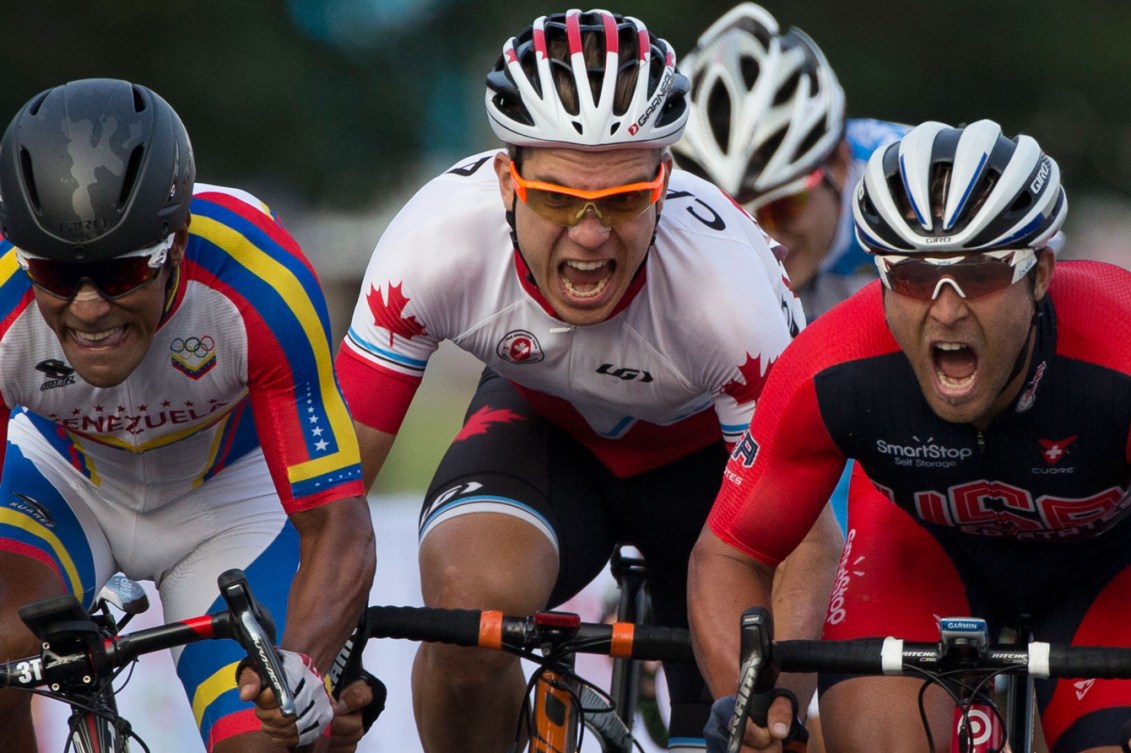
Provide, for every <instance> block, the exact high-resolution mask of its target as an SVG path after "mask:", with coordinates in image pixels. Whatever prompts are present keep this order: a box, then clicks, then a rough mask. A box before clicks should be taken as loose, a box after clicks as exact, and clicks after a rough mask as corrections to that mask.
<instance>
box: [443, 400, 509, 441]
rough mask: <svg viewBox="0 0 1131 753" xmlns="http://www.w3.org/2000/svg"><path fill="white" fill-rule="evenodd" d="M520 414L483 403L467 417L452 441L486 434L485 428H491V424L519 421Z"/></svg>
mask: <svg viewBox="0 0 1131 753" xmlns="http://www.w3.org/2000/svg"><path fill="white" fill-rule="evenodd" d="M521 420H522V416H520V415H519V414H517V413H515V412H514V411H512V410H508V409H507V408H492V407H491V406H489V405H484V406H483V407H482V408H480V409H479V410H477V411H475V413H473V414H471V417H470V418H468V419H467V423H465V424H464V425H463V428H462V429H460V431H459V434H457V435H456V438H455V439H454V440H452V441H455V442H458V441H460V440H461V439H467V438H468V437H474V436H475V435H476V434H486V433H487V430H488V429H490V428H491V424H502V423H509V422H511V421H521Z"/></svg>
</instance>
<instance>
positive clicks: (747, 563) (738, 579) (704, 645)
mask: <svg viewBox="0 0 1131 753" xmlns="http://www.w3.org/2000/svg"><path fill="white" fill-rule="evenodd" d="M772 583H773V570H772V569H770V568H767V567H766V566H764V565H762V564H761V563H758V562H756V561H755V560H752V559H750V558H749V557H747V556H746V555H744V554H742V553H741V552H739V551H737V550H735V549H733V548H732V547H730V546H729V545H727V544H726V543H724V542H723V541H721V540H720V539H719V538H718V537H716V536H715V535H714V534H713V533H712V532H711V531H710V529H708V528H706V527H704V529H703V533H702V534H701V535H700V536H699V541H698V542H697V543H696V545H695V548H694V549H693V550H692V552H691V559H690V561H689V563H688V581H687V595H688V619H689V621H690V625H691V641H692V646H693V647H694V649H695V660H696V662H697V663H698V665H699V671H700V672H701V673H702V674H703V678H704V679H705V680H706V681H707V686H708V687H709V688H710V690H711V695H712V696H713V697H715V698H719V697H722V696H726V695H733V694H734V692H735V690H736V689H737V687H738V674H739V666H738V665H739V636H740V625H741V618H742V613H743V611H745V610H746V609H747V608H748V607H751V606H757V605H761V606H766V605H769V603H770V598H771V588H772Z"/></svg>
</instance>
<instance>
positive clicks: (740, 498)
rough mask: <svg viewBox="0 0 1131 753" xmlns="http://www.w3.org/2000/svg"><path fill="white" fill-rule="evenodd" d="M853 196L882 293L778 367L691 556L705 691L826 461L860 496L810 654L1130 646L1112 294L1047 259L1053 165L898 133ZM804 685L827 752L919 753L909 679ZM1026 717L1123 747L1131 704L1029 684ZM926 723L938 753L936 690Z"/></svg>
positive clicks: (947, 139)
mask: <svg viewBox="0 0 1131 753" xmlns="http://www.w3.org/2000/svg"><path fill="white" fill-rule="evenodd" d="M856 197H857V198H856V204H855V221H856V227H857V232H858V233H859V236H860V239H861V241H862V242H863V243H864V244H865V245H866V246H867V247H868V248H870V249H871V250H872V252H873V254H874V258H875V263H876V265H877V269H878V270H879V273H880V276H881V282H877V283H875V284H873V285H872V286H869V287H867V288H865V289H864V290H863V291H861V292H860V293H858V294H856V295H855V296H853V297H852V298H850V299H849V300H848V301H847V302H846V303H845V304H843V305H842V306H840V307H838V308H836V309H834V310H833V311H831V312H829V313H828V314H826V315H824V316H822V317H821V318H820V319H818V320H817V321H816V322H815V323H814V324H813V325H811V326H810V327H809V328H808V329H807V330H806V331H805V332H803V333H802V335H801V336H800V337H798V339H797V340H796V341H794V343H793V345H792V346H791V347H790V348H788V349H787V350H786V352H785V353H784V354H783V355H782V357H781V359H780V360H779V362H778V364H777V365H776V366H775V369H774V371H773V373H772V375H771V377H770V379H769V380H768V382H767V385H766V387H765V390H764V392H763V395H762V401H761V403H760V405H759V409H758V411H757V413H756V414H755V417H754V419H753V422H752V425H751V428H750V431H749V433H748V435H747V436H746V437H745V438H744V439H743V440H742V441H740V442H739V444H738V446H737V447H736V449H735V452H734V453H733V454H732V456H731V459H730V461H729V464H728V467H727V472H726V476H725V480H724V483H723V488H722V489H721V491H720V493H719V497H718V499H717V500H716V502H715V506H714V508H713V510H712V512H711V515H710V518H709V520H708V528H707V529H705V530H704V533H703V536H702V537H701V538H700V541H699V542H698V543H697V545H696V549H695V552H694V553H693V555H692V563H691V576H690V577H691V583H690V586H689V588H690V597H691V604H692V614H691V618H692V629H693V631H694V633H695V635H696V639H697V640H698V641H699V642H700V643H702V644H708V645H709V646H710V648H709V650H707V651H704V652H703V653H702V654H701V659H703V660H704V662H705V663H708V664H711V665H712V667H713V669H711V670H710V671H709V672H708V674H709V676H710V675H711V674H712V673H714V674H715V676H718V677H719V678H724V677H726V676H727V675H728V673H729V676H730V681H731V683H732V687H733V683H734V682H735V678H736V677H737V667H736V666H735V661H734V660H733V659H732V658H731V654H732V652H737V645H736V644H737V637H736V636H735V635H734V634H735V632H736V631H734V629H733V625H734V624H736V622H737V620H738V612H739V611H740V610H741V609H742V606H743V605H751V604H769V603H770V602H769V598H770V594H771V591H772V588H771V581H770V578H771V577H772V573H773V570H774V567H775V566H776V565H777V563H779V562H780V561H781V560H782V558H783V557H785V556H786V555H787V554H788V553H789V552H790V550H791V549H792V548H793V546H794V545H795V544H796V543H797V542H798V541H800V540H801V536H802V535H803V534H804V532H805V530H806V528H807V525H808V522H809V521H810V520H811V519H812V517H813V516H814V515H815V514H816V513H817V511H819V510H820V508H821V506H822V505H823V503H824V500H825V498H826V495H827V493H828V491H829V489H830V488H831V486H832V484H834V483H835V482H836V479H837V476H838V474H839V473H840V469H841V467H842V465H843V464H844V462H845V459H846V458H854V459H855V460H856V461H857V464H858V467H861V468H862V469H863V471H864V472H865V473H866V475H867V479H870V482H869V481H868V480H867V479H864V478H863V477H862V476H859V475H858V476H856V477H854V479H853V485H854V487H853V490H852V493H851V495H850V500H849V515H848V524H849V525H848V533H847V536H846V544H845V550H844V553H843V555H842V562H841V569H840V571H839V573H838V577H837V581H836V584H835V586H834V590H833V594H832V598H831V599H830V603H829V610H828V614H827V617H826V620H825V628H824V634H825V636H826V637H829V638H835V639H842V638H855V637H864V636H886V635H896V636H899V637H901V638H905V639H908V640H913V641H932V640H937V637H938V628H937V623H936V619H937V617H938V616H945V615H955V616H962V615H974V616H980V617H985V618H986V619H987V620H988V621H989V623H990V626H991V629H992V630H993V631H995V635H996V632H997V631H1000V630H1005V629H1010V628H1016V627H1017V626H1018V625H1019V624H1021V622H1022V616H1023V615H1024V616H1026V617H1027V622H1028V623H1029V624H1031V626H1032V632H1033V634H1034V635H1035V636H1036V638H1037V639H1038V640H1043V641H1049V642H1053V643H1058V642H1063V643H1072V644H1099V645H1123V646H1128V645H1131V640H1129V639H1128V637H1127V632H1126V630H1124V629H1123V625H1124V623H1125V621H1126V615H1127V607H1126V605H1127V603H1128V599H1129V598H1131V554H1129V552H1131V518H1129V517H1128V516H1127V512H1128V510H1129V509H1131V500H1129V498H1128V490H1129V488H1131V450H1129V448H1131V390H1129V389H1128V388H1129V385H1131V351H1129V350H1128V348H1127V347H1126V344H1125V343H1124V342H1122V341H1121V340H1111V339H1110V338H1109V337H1107V336H1106V333H1109V332H1115V333H1118V332H1127V331H1131V329H1129V328H1131V275H1129V274H1128V273H1127V272H1125V271H1123V270H1120V269H1118V268H1116V267H1114V266H1109V265H1105V264H1101V263H1098V262H1064V263H1057V262H1056V260H1055V255H1054V254H1053V253H1052V252H1051V251H1050V250H1049V249H1048V244H1049V240H1050V239H1051V238H1053V237H1054V235H1055V234H1056V233H1057V232H1058V231H1059V228H1060V227H1061V225H1062V223H1063V219H1064V216H1065V214H1066V211H1067V204H1066V200H1065V194H1064V190H1063V188H1062V187H1061V185H1060V175H1059V171H1058V169H1057V165H1056V163H1055V162H1054V161H1053V160H1052V159H1051V158H1050V157H1049V156H1047V155H1045V154H1043V153H1042V152H1041V150H1040V147H1039V146H1038V145H1037V143H1036V142H1035V141H1034V140H1033V139H1032V138H1030V137H1028V136H1024V135H1022V136H1018V137H1016V138H1015V139H1009V138H1006V137H1004V136H1003V135H1002V133H1001V129H1000V127H999V126H998V125H997V124H996V123H993V122H991V121H985V120H984V121H979V122H976V123H973V124H971V125H969V126H966V127H963V128H951V127H948V126H945V125H943V124H940V123H933V122H928V123H924V124H922V125H920V126H917V127H916V128H914V129H912V130H911V131H910V132H909V133H908V135H907V136H905V137H904V138H903V139H902V140H900V141H899V142H897V143H896V144H893V145H891V146H889V147H887V148H886V149H883V150H881V151H879V152H877V153H876V154H875V155H873V157H872V158H871V160H869V162H868V165H867V168H866V171H865V174H864V178H863V180H862V183H861V185H860V187H859V188H858V190H857V194H856ZM1054 268H1055V275H1054ZM858 482H859V483H858ZM728 662H729V664H728ZM720 681H722V680H721V679H720ZM820 684H821V689H822V692H821V716H822V721H823V728H824V732H825V736H826V739H827V740H828V743H829V747H830V749H836V750H845V751H864V750H877V749H880V750H890V751H914V750H922V749H923V746H925V745H927V740H926V737H925V733H924V728H923V720H921V719H920V708H919V699H918V693H919V690H920V687H921V685H922V682H921V681H920V680H917V679H914V678H861V677H856V678H844V677H822V678H821V683H820ZM1037 696H1038V704H1039V708H1040V710H1041V717H1042V725H1043V730H1044V736H1045V739H1046V741H1047V742H1048V744H1049V746H1050V750H1052V751H1054V753H1070V752H1074V751H1083V750H1102V751H1111V752H1114V751H1117V750H1119V743H1120V728H1121V727H1122V726H1123V724H1124V723H1125V721H1126V719H1127V718H1128V716H1129V715H1131V683H1127V682H1123V681H1111V680H1096V681H1095V682H1090V681H1089V682H1082V683H1073V682H1071V681H1066V680H1059V681H1048V680H1046V681H1038V688H1037ZM922 702H923V703H924V704H925V706H924V709H925V714H926V716H925V717H924V718H925V719H927V720H929V723H930V728H931V733H932V734H933V739H934V741H935V745H936V750H947V749H948V747H949V744H950V735H951V724H950V721H951V714H952V712H953V701H951V700H950V699H949V698H948V697H946V695H945V693H944V692H942V691H941V690H940V689H939V688H935V687H932V688H931V689H930V690H929V692H928V693H927V694H926V696H925V697H924V698H923V699H922ZM786 711H787V709H784V708H781V707H780V705H779V706H776V707H775V708H774V709H773V711H772V714H771V721H773V720H774V719H778V720H782V719H783V717H784V715H785V713H786ZM756 733H757V731H756V730H751V731H750V734H748V737H747V739H748V740H753V738H754V737H755V736H757V735H756ZM764 740H765V738H764V737H762V738H761V741H763V742H764Z"/></svg>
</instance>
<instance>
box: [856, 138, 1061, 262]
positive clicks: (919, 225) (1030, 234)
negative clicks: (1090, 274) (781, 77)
mask: <svg viewBox="0 0 1131 753" xmlns="http://www.w3.org/2000/svg"><path fill="white" fill-rule="evenodd" d="M1067 212H1068V201H1067V199H1066V198H1065V195H1064V188H1063V187H1061V185H1060V169H1059V168H1058V167H1057V164H1056V162H1055V161H1054V160H1053V159H1052V158H1051V157H1049V156H1048V155H1047V154H1045V153H1044V152H1042V151H1041V147H1040V146H1039V145H1038V144H1037V142H1036V141H1035V140H1034V139H1033V138H1031V137H1029V136H1025V135H1020V136H1017V137H1016V138H1014V139H1009V138H1006V137H1005V136H1003V135H1002V132H1001V126H999V125H998V124H997V123H995V122H993V121H991V120H979V121H978V122H976V123H971V124H970V125H968V126H965V127H960V128H953V127H951V126H948V125H945V124H943V123H936V122H933V121H931V122H926V123H923V124H921V125H918V126H916V127H915V128H913V129H911V130H910V131H909V132H908V133H907V135H905V136H904V137H903V138H902V139H901V140H899V141H896V142H894V143H892V144H890V145H888V146H887V147H885V148H881V149H878V150H876V151H875V152H874V153H873V154H872V156H871V158H870V159H869V160H868V164H867V166H866V167H865V169H864V176H863V178H862V179H861V180H860V183H859V184H858V185H857V188H856V196H855V200H854V201H853V214H854V217H855V220H856V236H857V238H858V239H859V240H860V243H861V245H863V246H864V247H865V248H867V249H869V250H870V251H872V252H873V253H880V254H885V253H893V254H916V253H927V252H956V251H958V252H960V251H993V250H997V249H1009V248H1033V249H1040V248H1045V247H1046V246H1048V244H1049V240H1050V239H1051V238H1052V237H1053V236H1054V235H1055V234H1056V233H1057V231H1058V230H1059V229H1060V226H1061V225H1062V224H1063V223H1064V217H1065V215H1066V214H1067Z"/></svg>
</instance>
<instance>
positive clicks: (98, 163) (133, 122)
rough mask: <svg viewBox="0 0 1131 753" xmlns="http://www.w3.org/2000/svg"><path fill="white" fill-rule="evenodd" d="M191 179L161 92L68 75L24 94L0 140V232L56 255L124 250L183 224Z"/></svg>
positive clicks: (88, 257) (185, 146)
mask: <svg viewBox="0 0 1131 753" xmlns="http://www.w3.org/2000/svg"><path fill="white" fill-rule="evenodd" d="M195 178H196V166H195V163H194V161H193V154H192V146H191V144H190V143H189V138H188V134H187V133H186V132H185V127H184V124H182V123H181V120H180V118H179V117H177V113H176V112H174V111H173V108H172V107H170V106H169V104H168V103H167V102H166V101H165V100H164V99H162V98H161V97H159V96H158V95H157V94H155V93H154V92H153V91H151V90H150V89H148V88H146V87H144V86H140V85H138V84H131V83H129V82H127V81H120V80H117V79H106V78H98V79H84V80H81V81H72V82H70V83H68V84H64V85H62V86H56V87H54V88H52V89H48V90H46V91H44V92H41V93H40V94H37V95H36V96H35V97H32V99H31V100H30V101H29V102H28V103H27V104H26V105H24V107H23V108H22V109H21V110H20V111H19V112H18V113H16V116H15V117H14V118H13V119H12V122H11V124H10V125H9V126H8V129H7V131H6V132H5V133H4V137H3V140H2V141H0V233H3V235H4V236H5V237H7V239H8V240H10V241H11V242H12V244H13V245H15V246H17V247H19V248H22V249H24V250H25V251H28V252H30V253H34V254H36V255H40V256H45V257H48V258H51V259H56V260H59V261H73V262H79V261H83V262H86V261H98V260H100V259H108V258H111V257H114V256H118V255H121V254H125V253H130V252H133V251H136V250H137V249H139V248H145V247H148V246H152V245H154V244H155V243H158V242H159V241H161V240H163V239H164V238H167V237H168V236H169V235H170V234H171V233H173V232H175V231H177V230H179V229H180V228H181V227H183V226H184V224H185V220H186V218H187V217H188V214H189V204H190V203H191V201H192V191H193V184H194V181H195Z"/></svg>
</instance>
